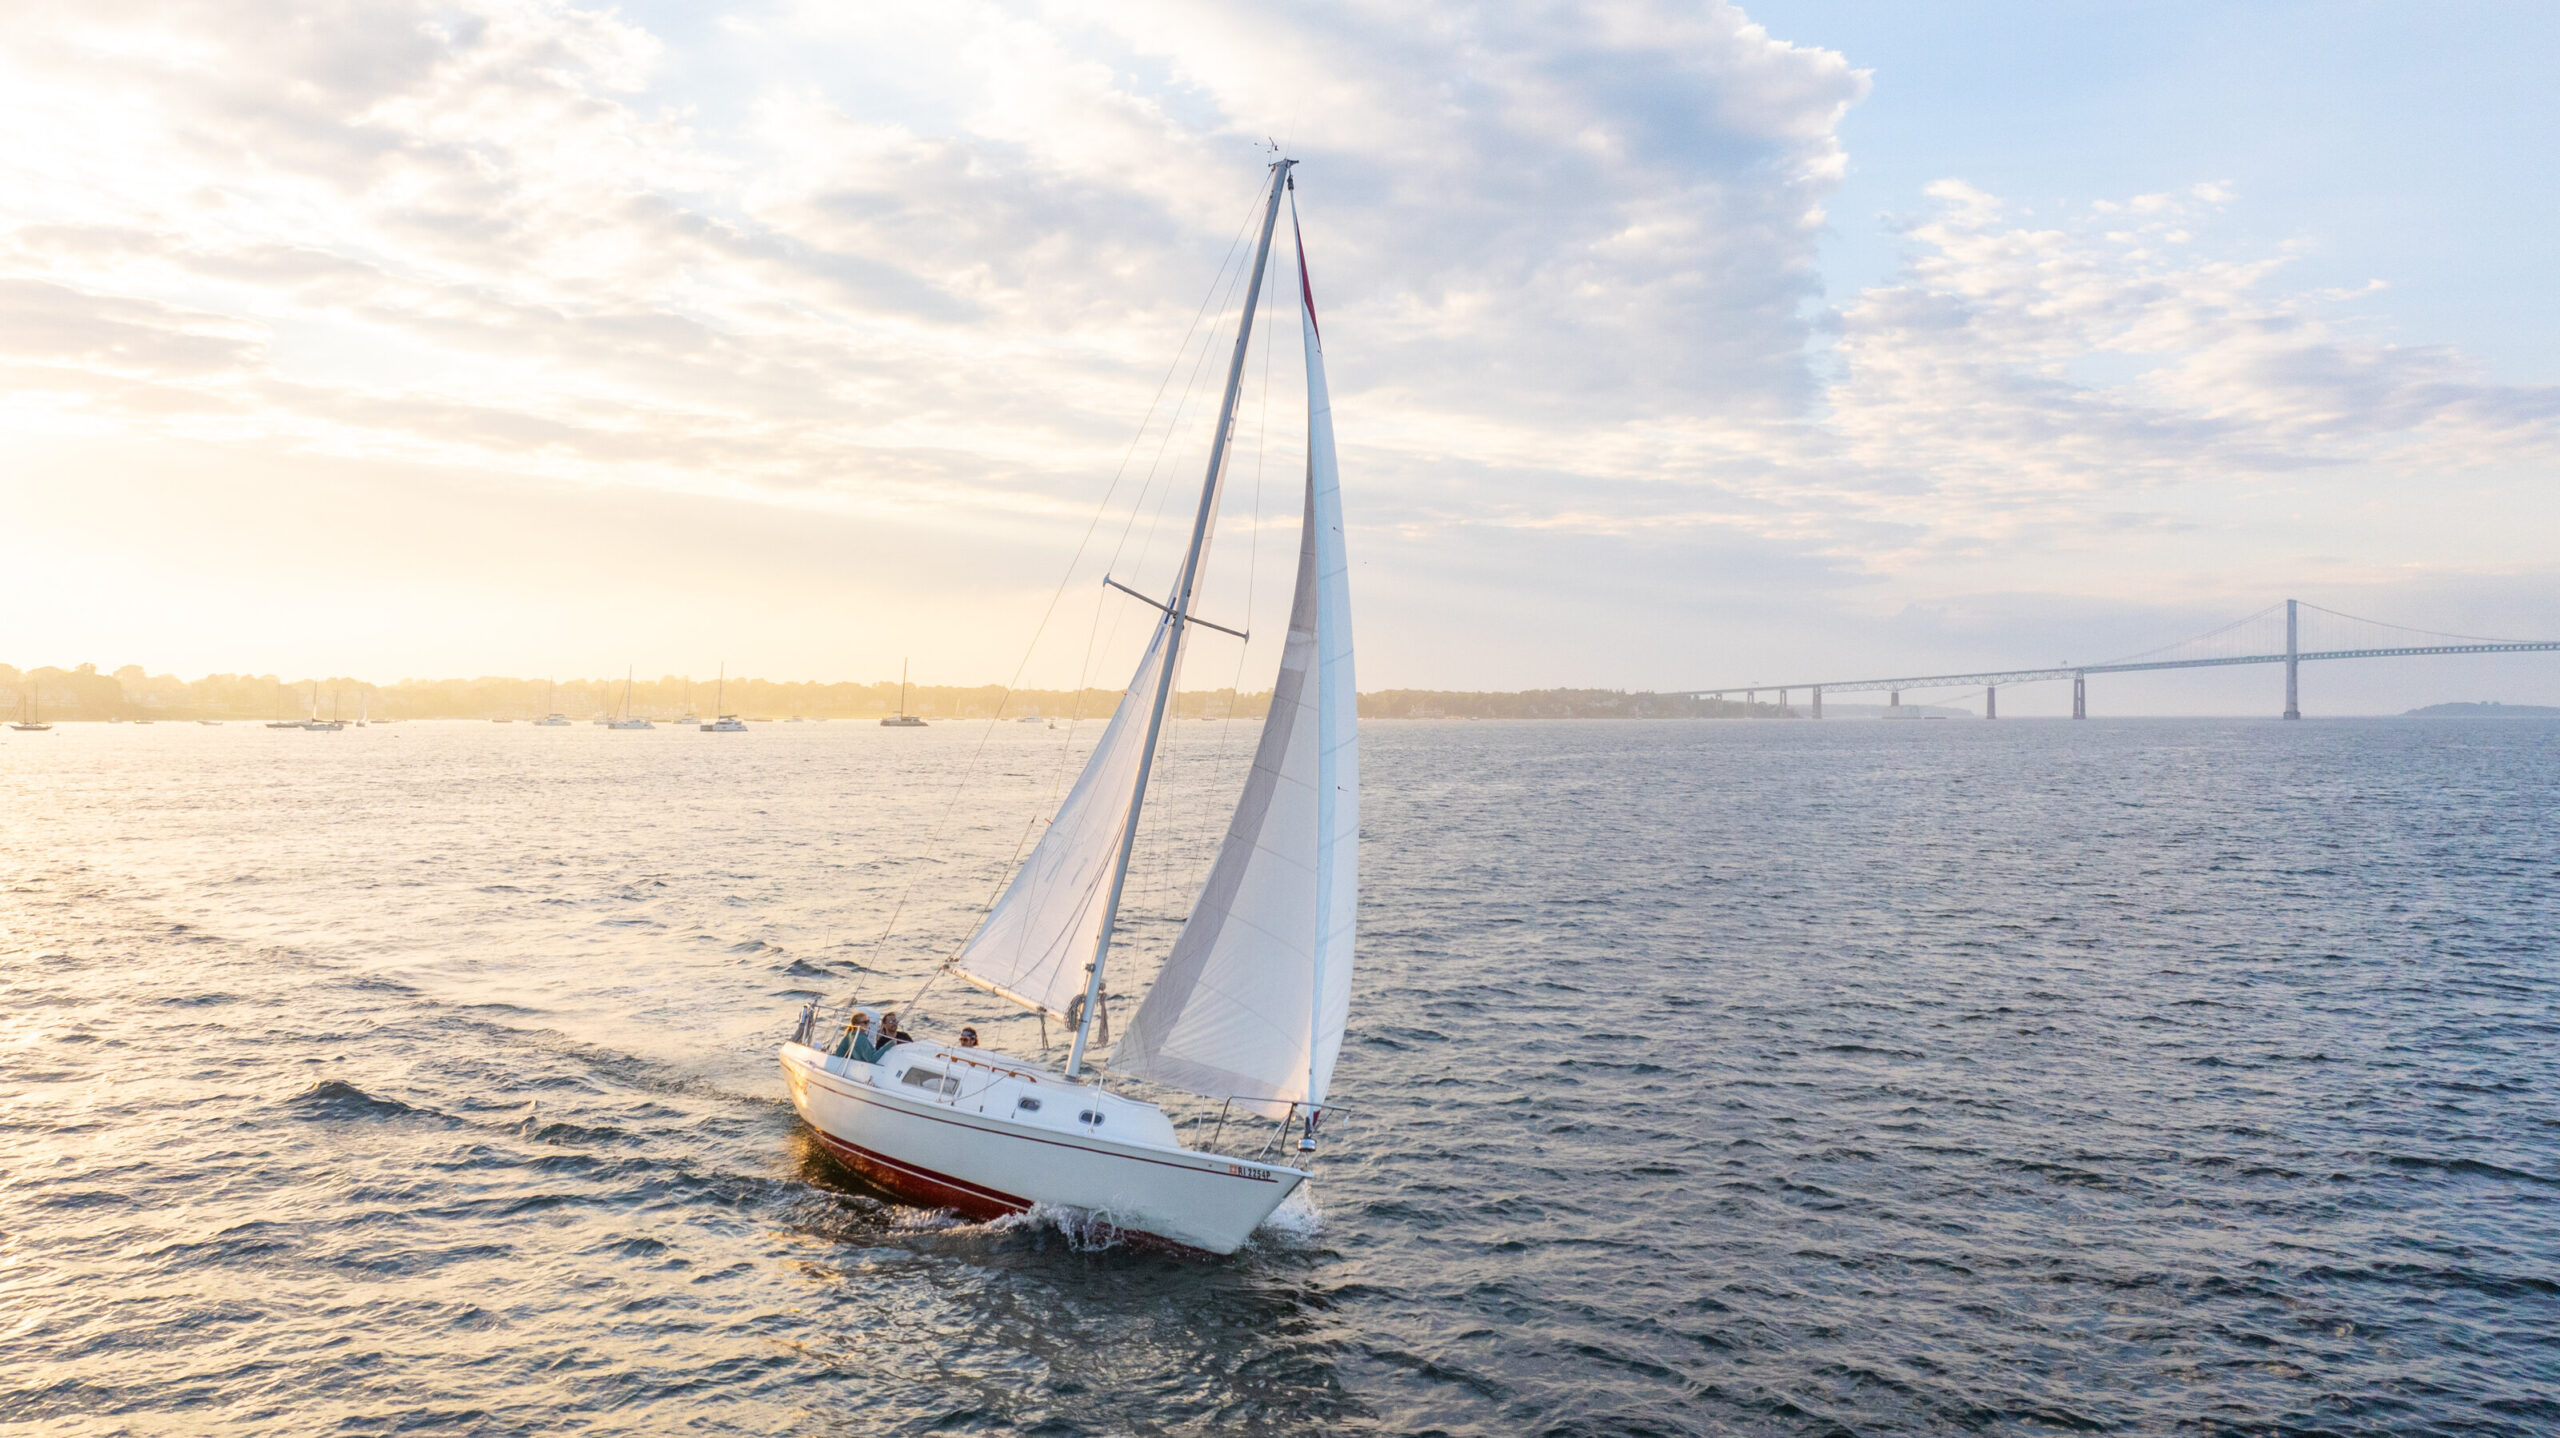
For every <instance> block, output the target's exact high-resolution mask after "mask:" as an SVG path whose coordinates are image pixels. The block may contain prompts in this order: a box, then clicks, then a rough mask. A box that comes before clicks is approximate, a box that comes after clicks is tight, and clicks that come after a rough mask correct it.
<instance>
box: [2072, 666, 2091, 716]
mask: <svg viewBox="0 0 2560 1438" xmlns="http://www.w3.org/2000/svg"><path fill="white" fill-rule="evenodd" d="M2071 717H2072V718H2074V719H2086V718H2088V717H2089V676H2088V674H2087V673H2085V672H2083V671H2081V670H2078V669H2074V670H2072V671H2071Z"/></svg>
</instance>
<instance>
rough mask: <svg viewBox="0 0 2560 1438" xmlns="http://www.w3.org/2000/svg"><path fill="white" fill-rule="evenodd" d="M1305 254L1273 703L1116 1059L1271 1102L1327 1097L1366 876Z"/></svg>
mask: <svg viewBox="0 0 2560 1438" xmlns="http://www.w3.org/2000/svg"><path fill="white" fill-rule="evenodd" d="M1293 209H1294V204H1293ZM1290 228H1291V229H1292V230H1293V231H1294V230H1295V229H1296V217H1295V215H1294V213H1293V214H1292V216H1291V225H1290ZM1306 264H1307V256H1306V244H1305V241H1304V240H1303V239H1300V240H1299V242H1298V293H1299V299H1300V302H1301V305H1300V316H1301V320H1302V330H1303V335H1304V340H1305V344H1306V354H1307V496H1306V507H1305V528H1304V530H1303V531H1302V533H1301V535H1300V538H1299V542H1298V582H1297V592H1296V596H1295V598H1294V600H1293V601H1292V603H1291V606H1290V615H1289V636H1288V639H1287V641H1286V643H1285V644H1284V646H1283V648H1282V650H1281V657H1280V674H1279V678H1278V680H1277V682H1276V683H1275V684H1274V685H1273V690H1272V697H1271V712H1270V715H1269V717H1267V718H1266V719H1265V720H1264V721H1263V726H1262V739H1261V742H1260V743H1259V744H1258V745H1257V746H1256V748H1255V752H1254V758H1253V771H1252V773H1251V775H1250V776H1249V777H1248V778H1247V779H1246V781H1245V789H1244V796H1243V798H1242V799H1241V800H1240V801H1239V802H1238V804H1237V805H1236V812H1235V817H1234V819H1233V820H1232V821H1231V822H1230V823H1229V825H1228V828H1227V837H1226V841H1225V843H1224V844H1223V845H1221V846H1220V848H1219V851H1218V858H1217V862H1216V864H1215V865H1214V866H1213V867H1212V868H1211V869H1210V871H1209V880H1208V883H1207V884H1206V885H1205V886H1204V887H1203V888H1202V890H1201V894H1200V899H1199V902H1198V903H1197V904H1196V905H1195V906H1194V907H1193V909H1192V911H1191V917H1190V919H1189V921H1188V922H1186V923H1185V924H1184V925H1183V929H1182V934H1181V937H1179V938H1178V939H1176V940H1175V941H1174V946H1173V955H1172V957H1170V958H1169V959H1167V960H1166V961H1165V966H1164V970H1163V972H1162V973H1161V974H1159V975H1158V976H1157V978H1156V982H1155V986H1154V987H1153V988H1152V989H1150V990H1149V991H1148V993H1147V997H1146V1001H1145V1002H1144V1003H1143V1004H1141V1005H1140V1006H1139V1009H1138V1013H1137V1017H1136V1018H1134V1019H1132V1020H1131V1021H1130V1024H1129V1030H1128V1033H1127V1035H1126V1036H1125V1037H1124V1038H1122V1039H1121V1041H1120V1044H1119V1046H1118V1047H1117V1048H1116V1049H1114V1050H1113V1052H1112V1059H1111V1067H1112V1071H1113V1072H1115V1073H1121V1074H1128V1075H1133V1076H1136V1077H1141V1078H1148V1079H1153V1080H1155V1081H1156V1082H1159V1083H1164V1084H1170V1085H1172V1086H1173V1087H1176V1088H1180V1089H1185V1090H1188V1091H1190V1092H1192V1093H1197V1094H1202V1095H1205V1096H1207V1097H1210V1098H1217V1099H1227V1098H1235V1099H1241V1100H1246V1101H1248V1102H1247V1106H1248V1107H1250V1108H1253V1109H1256V1110H1259V1111H1263V1112H1268V1113H1273V1114H1277V1113H1279V1112H1282V1111H1284V1110H1285V1108H1286V1106H1287V1105H1289V1104H1291V1103H1306V1104H1311V1105H1313V1104H1322V1103H1323V1102H1324V1097H1325V1090H1326V1088H1327V1086H1328V1085H1329V1084H1330V1082H1331V1081H1332V1077H1333V1065H1334V1059H1335V1057H1336V1056H1337V1055H1338V1054H1339V1053H1340V1051H1341V1048H1342V1031H1343V1026H1344V1024H1345V1022H1346V1020H1347V1019H1348V1017H1349V1014H1350V1008H1351V946H1352V934H1353V919H1354V910H1355V906H1356V903H1357V896H1358V889H1359V833H1360V753H1359V735H1358V718H1357V710H1356V707H1355V705H1356V703H1357V691H1356V689H1355V687H1354V683H1353V675H1352V658H1351V585H1350V567H1349V563H1348V561H1347V560H1346V559H1345V557H1344V550H1343V538H1342V489H1341V477H1340V474H1339V472H1338V470H1337V468H1336V465H1335V460H1334V446H1333V408H1332V404H1331V402H1330V399H1329V397H1328V395H1327V392H1326V387H1325V376H1324V346H1323V334H1322V332H1321V331H1320V330H1319V328H1318V327H1317V324H1316V312H1315V296H1314V291H1313V288H1312V286H1310V285H1309V284H1308V282H1307V273H1306Z"/></svg>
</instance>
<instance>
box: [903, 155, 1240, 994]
mask: <svg viewBox="0 0 2560 1438" xmlns="http://www.w3.org/2000/svg"><path fill="white" fill-rule="evenodd" d="M1258 198H1259V192H1258V190H1257V200H1258ZM1258 208H1259V205H1258V203H1257V204H1256V205H1250V206H1248V207H1247V208H1246V210H1245V214H1244V218H1243V219H1242V220H1240V221H1239V222H1238V223H1237V226H1236V232H1235V234H1234V236H1233V237H1232V238H1231V239H1229V241H1228V243H1227V252H1226V254H1225V256H1224V257H1222V258H1221V259H1220V260H1219V262H1218V270H1217V273H1216V274H1214V275H1213V276H1211V278H1210V281H1209V285H1208V288H1207V290H1206V292H1204V293H1203V294H1202V295H1201V297H1200V305H1199V307H1198V308H1197V309H1196V310H1194V311H1193V313H1192V316H1191V323H1190V326H1189V327H1188V328H1186V329H1185V330H1184V331H1183V338H1182V344H1181V346H1180V347H1179V348H1177V349H1176V350H1175V352H1174V358H1173V361H1172V363H1170V364H1169V365H1167V366H1166V368H1165V374H1164V378H1163V379H1161V380H1159V381H1158V382H1157V384H1156V392H1155V395H1154V397H1153V398H1151V399H1150V400H1149V401H1148V404H1147V409H1146V413H1145V415H1144V416H1143V417H1142V418H1141V419H1140V420H1139V423H1138V429H1137V432H1136V433H1134V434H1133V435H1131V436H1130V439H1129V446H1128V448H1127V449H1126V450H1125V451H1123V452H1122V454H1121V457H1120V464H1119V466H1118V467H1117V468H1115V469H1114V470H1113V471H1112V476H1111V483H1110V484H1109V486H1107V487H1106V488H1105V489H1104V491H1103V496H1102V499H1101V501H1100V502H1099V503H1097V504H1096V505H1095V506H1094V512H1093V517H1092V519H1090V520H1089V521H1087V522H1086V525H1085V532H1084V535H1083V537H1082V538H1081V539H1079V540H1078V541H1077V544H1076V550H1075V555H1074V557H1073V558H1071V559H1069V560H1068V562H1067V567H1066V570H1065V572H1064V573H1063V574H1061V575H1060V577H1059V580H1058V585H1057V588H1056V589H1055V590H1054V591H1053V592H1052V593H1051V594H1050V596H1049V602H1048V605H1047V606H1046V607H1045V608H1043V610H1042V611H1041V616H1040V622H1039V624H1038V625H1036V626H1035V627H1034V629H1033V631H1032V635H1031V640H1030V642H1029V643H1028V644H1026V645H1025V646H1024V649H1023V656H1022V660H1021V662H1020V663H1018V664H1017V665H1015V667H1014V673H1013V676H1012V678H1011V680H1009V681H1008V682H1007V684H1006V686H1005V689H1004V695H1003V696H1002V697H999V699H998V700H997V703H996V706H995V712H994V714H992V715H990V716H989V718H988V721H987V725H986V728H985V729H984V730H982V731H981V733H980V735H979V739H978V745H977V748H976V749H975V750H974V751H973V752H972V753H971V755H970V761H969V763H968V764H967V765H966V766H964V767H963V769H962V771H961V774H960V776H959V777H958V778H957V779H955V780H954V781H953V784H952V788H951V792H950V795H949V797H948V798H947V799H946V800H945V802H944V805H943V812H942V814H941V816H940V817H939V818H937V819H936V821H935V824H934V828H933V829H932V831H931V832H930V833H929V834H928V835H927V837H926V841H925V849H926V851H927V853H928V854H929V853H931V852H932V851H933V850H935V849H937V848H939V847H940V845H941V842H942V839H943V837H944V835H945V834H946V833H947V832H948V830H949V826H950V820H951V816H952V814H953V813H954V812H955V811H956V810H957V809H958V807H959V802H960V795H961V794H962V792H964V791H965V790H966V788H967V786H968V784H969V782H970V780H971V779H972V778H973V777H974V776H975V774H976V772H977V768H978V765H979V762H980V760H981V759H982V758H983V757H984V755H985V752H986V745H987V741H988V739H989V738H990V737H992V735H993V734H994V732H995V725H996V723H997V722H998V721H999V720H1000V719H1001V718H1002V716H1003V712H1004V705H1005V700H1006V698H1009V697H1010V696H1011V694H1012V693H1013V691H1014V690H1015V689H1017V688H1018V687H1020V685H1021V682H1022V675H1023V673H1024V672H1025V671H1026V670H1027V669H1028V668H1029V667H1030V663H1031V657H1032V655H1033V654H1034V653H1036V652H1037V651H1038V648H1039V644H1040V639H1041V636H1042V635H1043V634H1044V633H1045V632H1046V631H1047V629H1048V626H1049V622H1050V620H1051V618H1052V617H1053V616H1054V615H1055V614H1056V612H1057V608H1058V604H1059V601H1060V600H1061V599H1063V598H1064V597H1065V594H1066V591H1067V588H1068V586H1069V585H1070V584H1071V583H1072V582H1073V581H1074V578H1075V572H1076V568H1077V566H1078V565H1079V564H1081V563H1082V562H1083V559H1084V555H1085V552H1086V550H1087V548H1088V547H1089V546H1090V545H1091V544H1092V541H1093V536H1094V534H1095V532H1096V531H1097V530H1098V529H1099V528H1100V527H1101V524H1102V519H1103V516H1104V515H1106V514H1108V513H1109V512H1110V508H1111V500H1112V497H1113V496H1114V495H1115V494H1117V493H1118V492H1119V488H1120V483H1121V481H1122V479H1123V478H1125V477H1126V475H1127V473H1128V468H1129V462H1130V460H1132V459H1133V458H1135V457H1136V455H1137V451H1138V446H1139V445H1140V444H1141V443H1143V442H1144V441H1145V438H1146V431H1147V427H1148V425H1149V424H1150V423H1152V422H1153V420H1154V418H1155V414H1156V411H1157V409H1158V408H1159V407H1160V406H1161V405H1162V403H1163V401H1164V394H1165V390H1166V389H1167V388H1168V387H1169V386H1170V385H1171V384H1172V383H1173V376H1174V375H1175V374H1176V373H1177V372H1179V370H1180V369H1181V367H1182V360H1183V356H1184V355H1185V354H1186V353H1187V352H1188V351H1189V349H1190V347H1191V339H1192V336H1193V335H1195V334H1196V333H1198V331H1199V328H1200V321H1201V319H1202V317H1203V316H1205V315H1206V314H1207V313H1208V310H1209V305H1210V303H1211V301H1212V300H1214V299H1215V298H1216V297H1217V295H1218V291H1219V287H1220V285H1221V283H1222V282H1224V283H1225V285H1226V287H1227V289H1228V290H1229V292H1230V293H1232V291H1233V289H1234V283H1235V282H1234V281H1233V280H1232V279H1230V278H1229V271H1230V269H1231V268H1234V267H1235V258H1236V253H1237V251H1238V250H1239V249H1240V248H1241V247H1242V245H1243V242H1244V236H1245V234H1246V232H1247V231H1248V229H1249V228H1250V227H1251V225H1252V223H1253V216H1254V213H1255V212H1256V210H1258ZM1194 374H1195V377H1196V374H1197V366H1196V365H1195V366H1194ZM1188 390H1189V386H1188V385H1186V386H1185V393H1186V397H1187V394H1188ZM1178 422H1179V411H1178V409H1177V415H1176V418H1175V419H1173V420H1170V421H1168V423H1167V428H1166V433H1167V437H1168V438H1170V436H1171V432H1172V429H1173V427H1174V425H1175V424H1177V423H1178ZM1162 454H1163V446H1162V445H1161V444H1159V445H1158V447H1157V456H1158V459H1159V460H1160V459H1161V458H1162ZM1155 468H1156V466H1155V464H1154V463H1153V462H1151V463H1150V464H1149V466H1148V483H1149V484H1152V482H1153V477H1154V473H1155ZM1144 496H1145V487H1144V486H1142V487H1141V489H1140V491H1139V499H1138V500H1137V501H1136V502H1135V503H1133V504H1132V517H1133V518H1134V513H1135V510H1136V508H1137V507H1138V506H1139V505H1141V504H1143V503H1144ZM1127 532H1128V531H1127V526H1125V525H1124V526H1123V527H1122V539H1123V541H1124V542H1125V540H1126V538H1127ZM1114 554H1115V558H1116V555H1117V551H1116V549H1115V551H1114ZM1089 653H1090V650H1089V649H1088V654H1089ZM1083 677H1084V676H1083V675H1081V674H1080V675H1079V676H1078V687H1077V705H1076V708H1077V711H1078V712H1079V713H1081V710H1082V707H1083V705H1082V700H1083V684H1082V680H1083ZM1073 732H1074V725H1073V721H1072V720H1071V721H1070V723H1069V729H1068V733H1069V736H1070V737H1072V735H1073ZM921 878H922V874H921V873H920V872H919V873H917V874H914V875H911V876H909V878H908V880H907V883H906V884H905V886H904V887H903V888H902V889H901V890H900V891H899V894H898V898H897V901H896V903H894V904H893V905H892V906H891V907H890V911H889V917H888V920H887V921H886V922H885V923H884V924H883V925H882V926H881V930H880V936H879V937H878V938H876V939H874V940H873V941H872V943H871V946H870V948H869V950H868V951H867V953H866V957H867V958H877V957H878V955H879V952H880V950H881V949H882V948H883V947H885V946H886V945H887V943H888V941H889V938H890V935H892V934H893V933H895V932H896V930H897V925H898V920H899V918H900V917H901V916H902V915H903V914H904V913H905V912H906V907H907V903H908V900H909V899H911V898H912V897H913V896H914V893H915V886H916V884H917V883H918V882H919V881H920V880H921ZM989 903H990V906H992V903H993V901H992V900H990V901H989ZM964 942H965V940H964ZM938 976H939V970H937V971H936V974H935V976H934V977H938ZM932 986H933V979H932V978H931V977H929V978H928V979H927V980H926V982H925V987H924V989H923V990H919V991H918V993H917V998H918V999H921V998H922V997H923V994H924V992H925V990H930V989H931V988H932ZM911 1007H912V1004H911Z"/></svg>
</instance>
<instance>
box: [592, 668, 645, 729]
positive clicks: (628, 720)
mask: <svg viewBox="0 0 2560 1438" xmlns="http://www.w3.org/2000/svg"><path fill="white" fill-rule="evenodd" d="M631 672H632V671H630V670H628V669H626V670H624V671H623V674H622V717H621V718H619V719H613V720H608V721H606V723H605V726H604V727H606V728H608V729H655V728H657V727H658V726H657V725H655V724H652V723H650V722H649V720H648V717H647V716H646V715H640V716H636V717H635V716H634V715H633V714H632V712H631Z"/></svg>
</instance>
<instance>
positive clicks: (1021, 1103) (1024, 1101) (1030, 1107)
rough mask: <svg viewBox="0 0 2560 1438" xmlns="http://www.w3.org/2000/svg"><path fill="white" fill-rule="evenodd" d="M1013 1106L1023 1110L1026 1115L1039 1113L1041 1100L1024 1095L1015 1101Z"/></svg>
mask: <svg viewBox="0 0 2560 1438" xmlns="http://www.w3.org/2000/svg"><path fill="white" fill-rule="evenodd" d="M1013 1106H1014V1107H1015V1108H1018V1109H1021V1110H1022V1111H1023V1112H1025V1113H1038V1112H1039V1111H1040V1100H1038V1099H1036V1098H1033V1097H1032V1096H1031V1095H1029V1094H1024V1095H1023V1096H1022V1097H1020V1098H1018V1099H1015V1100H1014V1101H1013Z"/></svg>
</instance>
